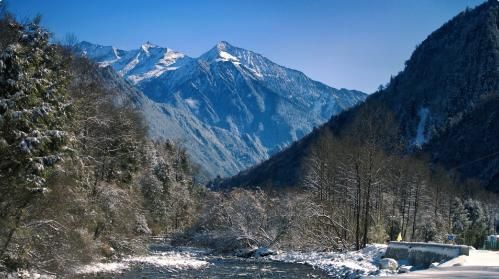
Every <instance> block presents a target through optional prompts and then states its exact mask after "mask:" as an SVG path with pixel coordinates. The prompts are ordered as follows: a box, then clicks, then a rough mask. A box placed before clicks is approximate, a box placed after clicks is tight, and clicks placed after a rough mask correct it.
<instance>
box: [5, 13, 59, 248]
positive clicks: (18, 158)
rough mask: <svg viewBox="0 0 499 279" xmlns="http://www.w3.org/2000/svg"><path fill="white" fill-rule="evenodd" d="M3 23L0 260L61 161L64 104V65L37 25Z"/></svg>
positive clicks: (55, 49) (48, 35)
mask: <svg viewBox="0 0 499 279" xmlns="http://www.w3.org/2000/svg"><path fill="white" fill-rule="evenodd" d="M38 22H39V19H37V20H35V21H34V22H32V23H30V24H27V25H19V24H17V23H16V22H14V21H12V22H10V23H9V24H8V27H7V28H10V33H11V35H12V34H15V36H14V35H13V37H12V40H11V42H10V43H9V44H8V45H7V46H6V47H5V48H3V49H2V50H1V52H0V158H2V159H1V161H0V209H1V212H2V215H3V216H10V218H5V219H4V220H10V222H7V224H0V225H3V226H2V227H3V229H6V230H8V231H9V232H8V234H7V237H6V239H5V240H3V239H2V240H3V243H2V247H0V249H2V250H0V255H1V254H3V253H4V251H5V250H6V249H7V246H8V244H9V242H10V239H11V238H12V236H13V234H14V232H15V230H16V228H17V225H18V224H19V221H20V219H21V216H22V212H23V210H24V208H26V207H27V206H28V205H29V203H30V202H31V201H32V199H33V198H35V197H36V196H38V195H39V194H40V193H45V192H47V191H49V189H48V188H47V187H45V186H46V185H45V184H46V177H47V176H48V174H49V173H50V170H51V168H52V167H53V166H54V165H55V164H56V163H57V162H59V161H61V160H62V156H61V155H62V154H61V152H62V151H63V148H64V145H65V144H66V142H67V138H68V137H67V136H68V133H67V131H66V125H67V124H66V123H67V111H68V104H67V102H66V99H65V86H66V84H67V81H68V74H67V71H66V70H65V69H67V67H66V62H65V57H63V56H62V55H61V54H60V52H58V51H57V46H54V45H51V44H50V43H49V39H50V34H49V33H48V32H47V31H46V30H44V29H42V28H41V27H40V26H39V25H38V24H37V23H38Z"/></svg>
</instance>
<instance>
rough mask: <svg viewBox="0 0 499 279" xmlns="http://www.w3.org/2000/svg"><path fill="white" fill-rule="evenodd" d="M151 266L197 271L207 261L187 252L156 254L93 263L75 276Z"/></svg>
mask: <svg viewBox="0 0 499 279" xmlns="http://www.w3.org/2000/svg"><path fill="white" fill-rule="evenodd" d="M140 264H143V265H152V266H155V267H161V268H166V269H169V270H186V269H199V268H203V267H205V266H207V265H208V264H209V263H208V262H207V261H202V260H198V259H196V258H194V256H193V255H191V254H190V253H187V252H158V253H153V254H151V255H148V256H139V257H130V258H126V259H123V260H122V261H121V262H110V263H94V264H89V265H85V266H82V267H79V268H77V269H76V270H75V273H76V274H98V273H120V272H123V271H125V270H128V269H130V268H132V267H134V266H136V265H140Z"/></svg>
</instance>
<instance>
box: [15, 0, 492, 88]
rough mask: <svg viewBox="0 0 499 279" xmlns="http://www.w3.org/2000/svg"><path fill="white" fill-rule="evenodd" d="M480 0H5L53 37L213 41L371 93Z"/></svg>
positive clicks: (129, 42)
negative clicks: (430, 37)
mask: <svg viewBox="0 0 499 279" xmlns="http://www.w3.org/2000/svg"><path fill="white" fill-rule="evenodd" d="M482 2H484V0H413V1H409V0H404V1H402V0H341V1H339V0H280V1H277V0H232V1H229V0H226V1H222V0H205V1H194V0H176V1H170V0H141V1H138V0H136V1H132V0H119V1H118V0H84V1H83V0H10V1H9V6H10V10H11V11H12V12H14V13H15V14H16V15H17V16H18V17H19V18H25V17H32V16H33V15H35V14H37V13H41V14H42V15H43V21H42V23H43V24H44V25H45V26H46V27H48V28H49V29H50V30H52V31H53V32H54V33H55V35H56V37H59V38H62V37H64V35H65V34H67V33H74V34H75V35H76V36H77V37H78V39H80V40H87V41H90V42H94V43H99V44H104V45H114V46H117V47H119V48H123V49H132V48H137V47H138V46H140V45H141V44H142V43H144V42H146V41H151V42H153V43H155V44H158V45H161V46H166V47H169V48H172V49H175V50H178V51H182V52H184V53H186V54H187V55H190V56H193V57H196V56H199V55H201V54H202V53H203V52H205V51H207V50H209V49H210V48H211V47H213V46H214V45H215V44H216V43H217V42H218V41H221V40H225V41H228V42H229V43H231V44H233V45H235V46H239V47H243V48H246V49H250V50H253V51H256V52H258V53H261V54H263V55H264V56H266V57H268V58H270V59H271V60H273V61H274V62H276V63H279V64H281V65H284V66H287V67H290V68H294V69H297V70H300V71H302V72H304V73H305V74H307V75H308V76H310V77H311V78H313V79H316V80H319V81H322V82H324V83H326V84H328V85H331V86H334V87H345V88H351V89H358V90H363V91H365V92H373V91H374V90H375V89H376V88H377V87H378V85H380V84H382V83H383V84H384V83H386V82H387V81H388V80H389V78H390V75H392V74H393V75H395V74H396V73H397V72H399V71H400V70H401V69H402V68H403V64H404V61H405V60H407V59H408V58H409V56H410V54H411V52H412V51H413V50H414V47H415V46H416V44H418V43H420V42H421V41H422V40H424V39H425V38H426V36H427V35H428V34H429V33H430V32H432V31H433V30H435V29H436V28H438V27H439V26H440V25H442V24H443V23H444V22H446V21H447V20H449V19H450V18H452V17H453V16H454V15H456V14H457V13H459V12H460V11H462V10H464V9H465V8H466V7H474V6H476V5H477V4H480V3H482Z"/></svg>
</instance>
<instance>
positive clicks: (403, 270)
mask: <svg viewBox="0 0 499 279" xmlns="http://www.w3.org/2000/svg"><path fill="white" fill-rule="evenodd" d="M411 269H412V266H410V265H401V266H400V267H399V273H407V272H410V271H411Z"/></svg>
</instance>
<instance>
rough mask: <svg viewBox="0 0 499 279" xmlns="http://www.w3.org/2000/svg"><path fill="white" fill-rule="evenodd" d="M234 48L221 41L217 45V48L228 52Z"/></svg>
mask: <svg viewBox="0 0 499 279" xmlns="http://www.w3.org/2000/svg"><path fill="white" fill-rule="evenodd" d="M230 47H232V45H231V44H229V43H228V42H227V41H220V42H218V43H217V45H216V48H217V49H219V50H227V48H230Z"/></svg>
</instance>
